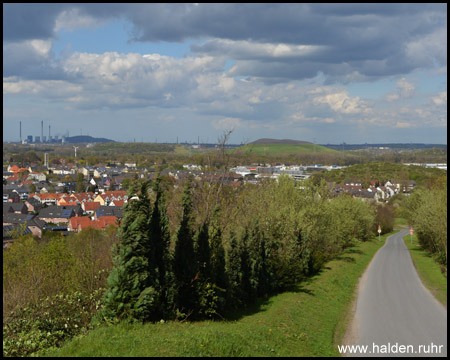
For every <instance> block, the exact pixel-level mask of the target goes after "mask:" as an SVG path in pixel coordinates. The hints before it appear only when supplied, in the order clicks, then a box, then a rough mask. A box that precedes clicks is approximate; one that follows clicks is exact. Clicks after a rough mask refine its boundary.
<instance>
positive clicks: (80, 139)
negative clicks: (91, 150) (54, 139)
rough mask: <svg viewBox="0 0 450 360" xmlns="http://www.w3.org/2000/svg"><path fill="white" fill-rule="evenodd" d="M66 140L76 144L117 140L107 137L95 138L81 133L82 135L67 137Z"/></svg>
mask: <svg viewBox="0 0 450 360" xmlns="http://www.w3.org/2000/svg"><path fill="white" fill-rule="evenodd" d="M65 142H68V143H74V144H76V143H109V142H115V141H114V140H110V139H105V138H95V137H92V136H89V135H80V136H71V137H66V140H65Z"/></svg>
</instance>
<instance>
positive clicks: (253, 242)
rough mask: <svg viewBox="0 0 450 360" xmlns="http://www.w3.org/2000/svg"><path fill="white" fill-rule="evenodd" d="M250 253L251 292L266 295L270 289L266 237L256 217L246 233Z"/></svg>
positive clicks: (270, 280)
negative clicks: (247, 233)
mask: <svg viewBox="0 0 450 360" xmlns="http://www.w3.org/2000/svg"><path fill="white" fill-rule="evenodd" d="M248 247H249V254H250V264H251V276H250V283H251V285H252V294H253V296H254V295H255V294H256V295H257V296H262V295H266V294H268V293H269V292H270V291H271V282H272V279H271V276H270V264H269V258H268V256H267V255H268V253H267V246H266V238H265V236H264V233H263V232H262V230H261V229H260V227H259V221H258V219H256V220H254V222H253V225H252V228H251V230H250V231H249V235H248Z"/></svg>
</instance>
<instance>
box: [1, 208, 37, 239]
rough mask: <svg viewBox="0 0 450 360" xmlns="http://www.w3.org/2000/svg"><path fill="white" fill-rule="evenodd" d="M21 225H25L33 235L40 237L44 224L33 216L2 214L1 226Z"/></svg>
mask: <svg viewBox="0 0 450 360" xmlns="http://www.w3.org/2000/svg"><path fill="white" fill-rule="evenodd" d="M23 224H26V225H27V226H28V228H29V229H30V231H31V232H32V234H33V235H36V236H38V237H42V229H43V226H44V224H45V223H44V222H43V221H40V220H39V219H38V218H36V217H35V216H34V215H31V214H16V213H7V214H3V225H23Z"/></svg>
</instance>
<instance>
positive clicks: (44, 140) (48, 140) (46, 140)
mask: <svg viewBox="0 0 450 360" xmlns="http://www.w3.org/2000/svg"><path fill="white" fill-rule="evenodd" d="M33 138H34V141H33ZM19 140H20V142H21V143H29V144H32V143H35V144H36V143H61V142H64V141H63V140H61V139H59V137H58V136H53V137H52V136H51V132H50V125H49V126H48V137H46V136H44V121H43V120H41V135H40V136H37V135H36V136H33V135H28V136H27V137H26V138H25V139H23V140H22V121H20V122H19Z"/></svg>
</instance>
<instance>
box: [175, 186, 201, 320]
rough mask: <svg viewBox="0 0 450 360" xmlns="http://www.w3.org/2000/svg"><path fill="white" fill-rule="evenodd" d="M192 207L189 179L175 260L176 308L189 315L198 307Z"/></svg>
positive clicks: (183, 201) (183, 199) (185, 189)
mask: <svg viewBox="0 0 450 360" xmlns="http://www.w3.org/2000/svg"><path fill="white" fill-rule="evenodd" d="M191 207H192V199H191V179H188V181H187V183H186V185H185V187H184V190H183V197H182V215H181V222H180V226H179V228H178V230H177V235H176V243H175V250H174V258H173V273H174V280H175V307H176V308H177V309H178V310H179V311H181V312H182V313H184V314H187V315H189V314H191V313H192V312H193V311H194V310H195V308H196V306H197V295H196V288H195V285H196V284H195V281H196V280H197V276H198V273H197V272H198V267H197V262H196V260H195V252H194V239H193V237H194V236H193V235H194V234H193V230H192V219H191Z"/></svg>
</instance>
